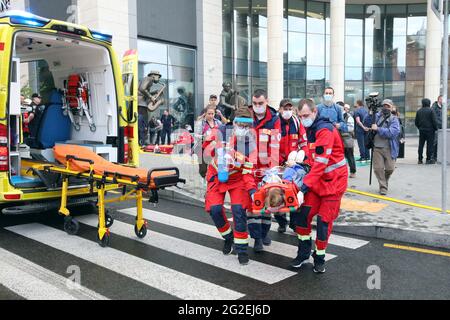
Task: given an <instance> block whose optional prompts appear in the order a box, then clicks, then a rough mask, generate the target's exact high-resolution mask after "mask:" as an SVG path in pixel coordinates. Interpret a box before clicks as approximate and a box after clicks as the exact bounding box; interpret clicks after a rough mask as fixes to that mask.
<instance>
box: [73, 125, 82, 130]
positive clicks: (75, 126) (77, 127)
mask: <svg viewBox="0 0 450 320" xmlns="http://www.w3.org/2000/svg"><path fill="white" fill-rule="evenodd" d="M73 128H74V129H75V131H77V132H79V131H80V130H81V126H80V125H79V124H73Z"/></svg>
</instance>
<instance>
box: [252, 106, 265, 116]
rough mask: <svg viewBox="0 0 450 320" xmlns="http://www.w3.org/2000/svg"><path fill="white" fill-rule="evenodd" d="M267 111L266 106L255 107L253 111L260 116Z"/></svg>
mask: <svg viewBox="0 0 450 320" xmlns="http://www.w3.org/2000/svg"><path fill="white" fill-rule="evenodd" d="M266 109H267V108H266V106H253V111H254V112H255V113H256V114H259V115H262V114H265V113H266Z"/></svg>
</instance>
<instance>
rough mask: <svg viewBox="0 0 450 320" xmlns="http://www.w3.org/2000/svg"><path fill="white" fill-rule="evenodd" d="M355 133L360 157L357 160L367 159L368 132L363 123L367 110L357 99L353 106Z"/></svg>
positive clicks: (368, 154) (368, 158) (367, 114)
mask: <svg viewBox="0 0 450 320" xmlns="http://www.w3.org/2000/svg"><path fill="white" fill-rule="evenodd" d="M355 108H356V110H355V116H354V117H355V133H356V139H357V140H358V146H359V152H360V156H361V157H360V159H359V160H358V161H369V160H370V152H369V150H368V149H367V147H366V139H367V138H366V135H367V132H369V128H367V127H366V126H365V125H364V120H366V119H367V117H368V116H369V112H368V111H367V109H366V108H365V107H364V102H362V101H361V100H358V101H357V102H356V106H355Z"/></svg>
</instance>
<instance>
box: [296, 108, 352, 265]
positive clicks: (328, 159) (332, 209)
mask: <svg viewBox="0 0 450 320" xmlns="http://www.w3.org/2000/svg"><path fill="white" fill-rule="evenodd" d="M298 111H299V113H298V115H299V118H300V119H301V121H302V124H303V125H304V126H305V128H306V130H307V136H308V146H309V155H310V159H309V164H310V165H311V171H310V172H309V174H308V175H307V176H306V177H305V179H304V181H303V182H304V184H303V187H302V192H304V193H305V202H304V204H303V206H302V207H301V209H300V210H299V212H297V214H295V215H294V221H295V224H296V226H297V228H296V232H297V234H298V237H299V245H298V255H297V257H296V258H295V259H294V261H293V262H292V263H291V267H293V268H300V267H301V266H302V265H303V264H304V263H306V262H308V261H309V258H310V256H311V249H312V235H311V222H312V219H313V218H314V217H315V216H317V238H316V247H315V250H314V253H313V258H314V269H313V270H314V272H315V273H324V272H325V251H326V249H327V245H328V239H329V237H330V235H331V231H332V228H333V222H334V221H335V220H336V218H337V217H338V215H339V209H340V205H341V200H342V197H343V196H344V193H345V191H346V189H347V184H348V168H347V163H346V161H345V154H344V144H343V142H342V139H341V137H340V134H339V131H338V130H337V129H336V128H335V127H334V126H333V124H332V123H331V122H330V121H329V120H327V119H323V118H320V117H319V116H318V109H317V107H316V105H315V104H314V102H313V101H311V100H302V101H301V102H300V105H299V110H298Z"/></svg>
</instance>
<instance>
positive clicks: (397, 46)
mask: <svg viewBox="0 0 450 320" xmlns="http://www.w3.org/2000/svg"><path fill="white" fill-rule="evenodd" d="M386 65H387V66H399V67H404V66H406V37H405V36H395V37H387V38H386Z"/></svg>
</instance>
